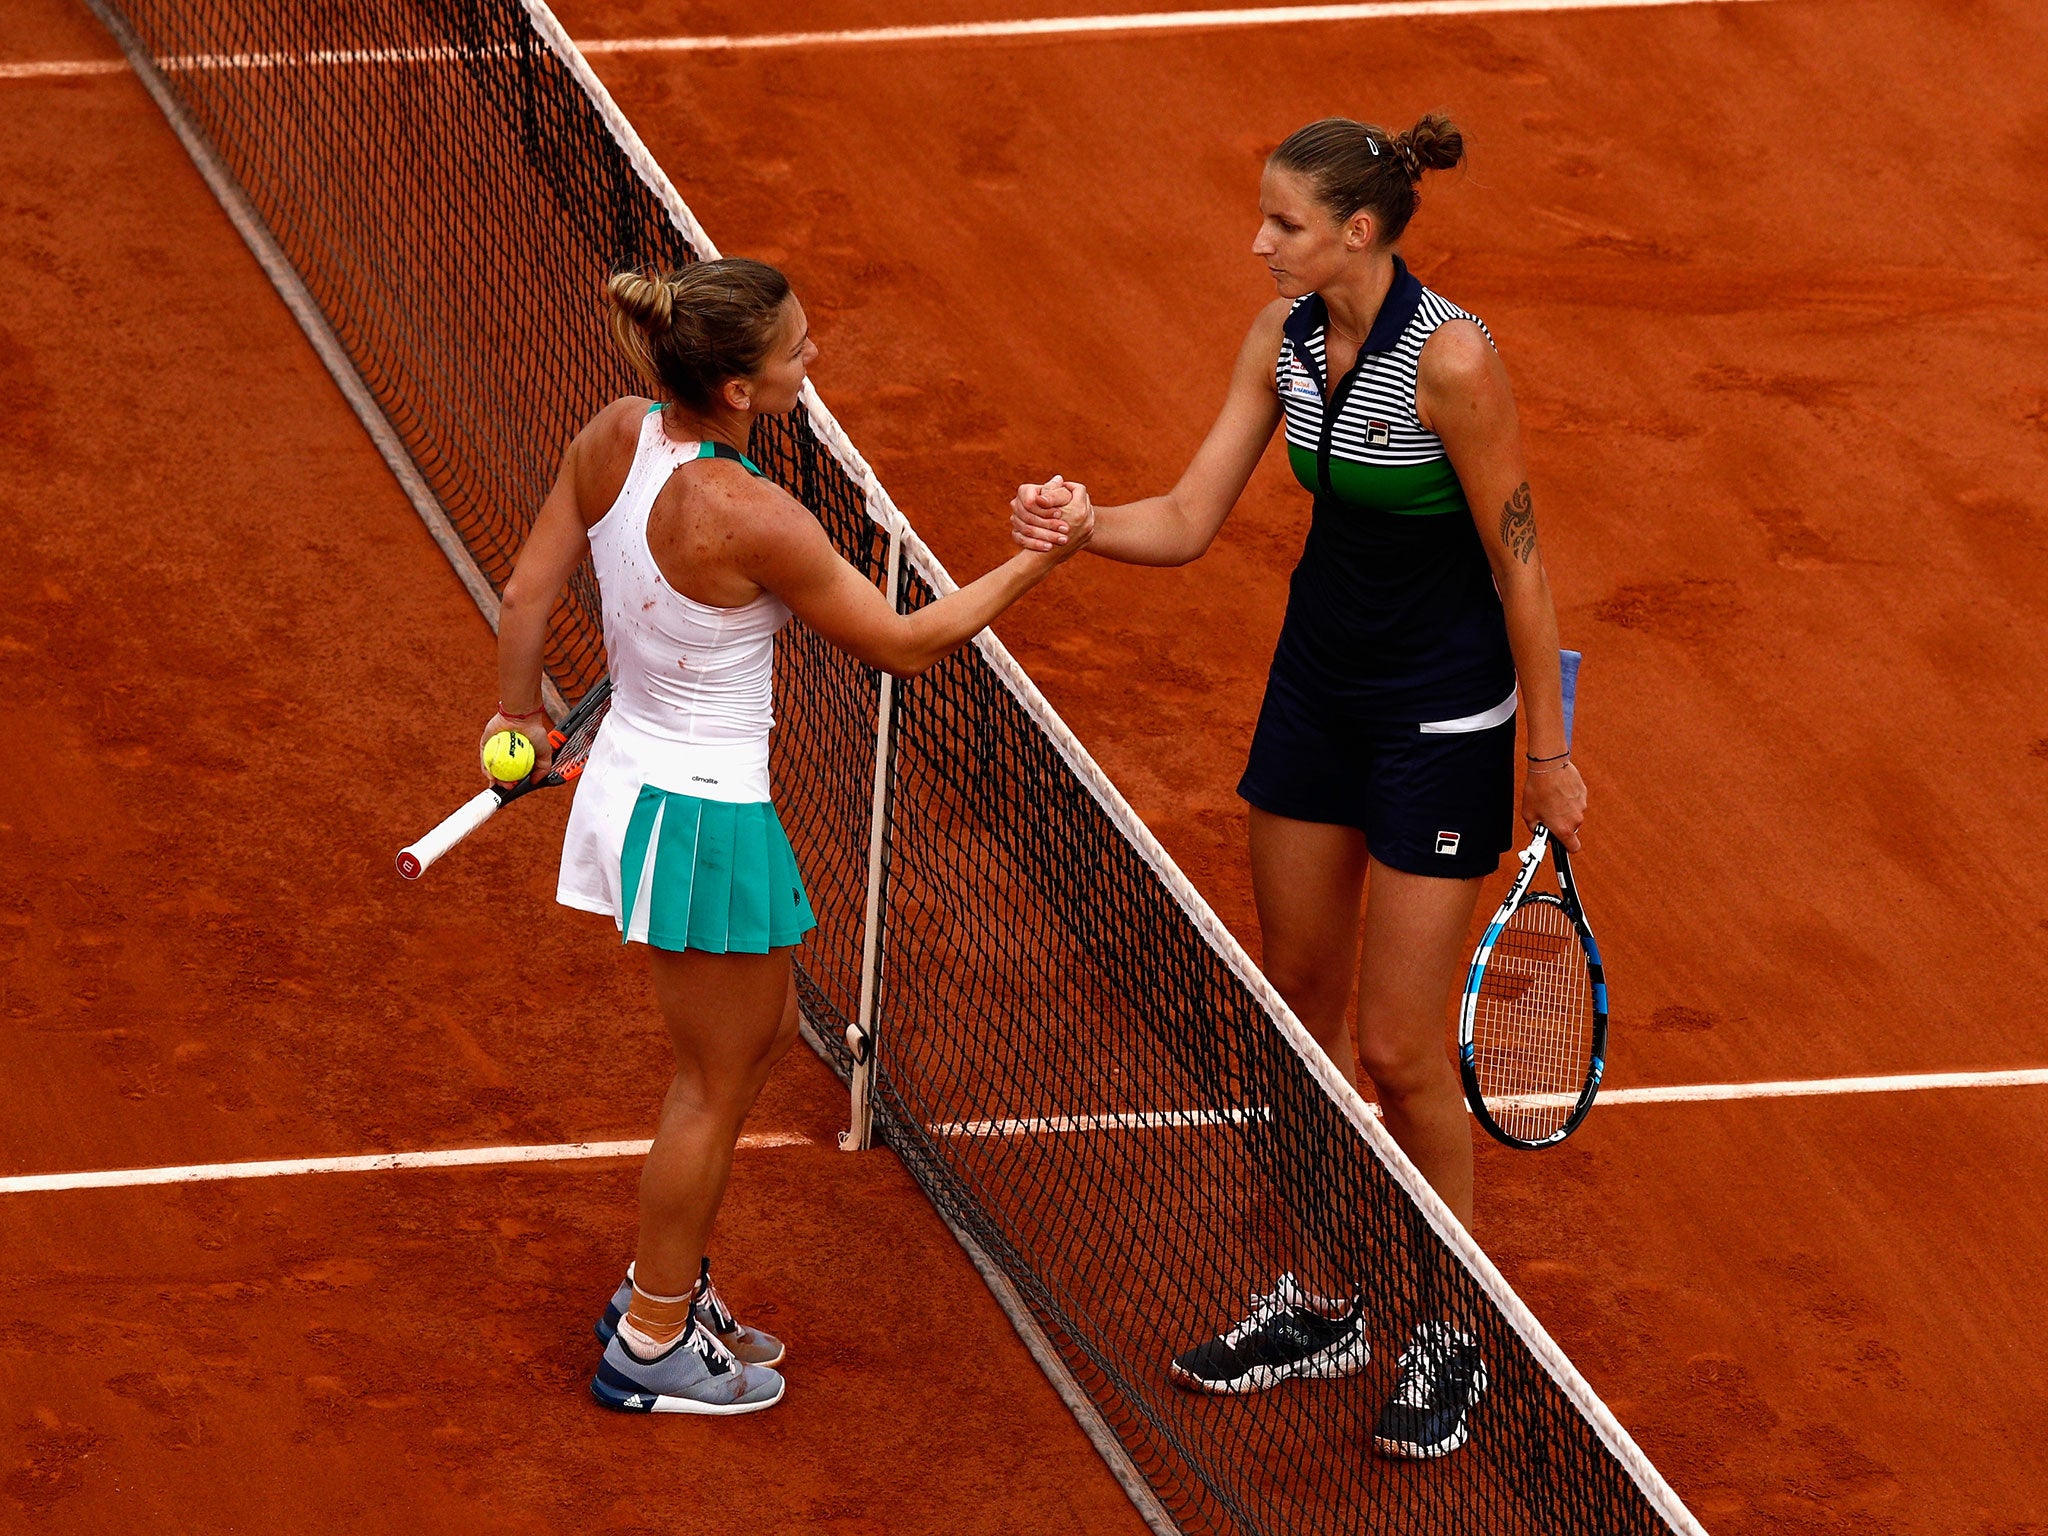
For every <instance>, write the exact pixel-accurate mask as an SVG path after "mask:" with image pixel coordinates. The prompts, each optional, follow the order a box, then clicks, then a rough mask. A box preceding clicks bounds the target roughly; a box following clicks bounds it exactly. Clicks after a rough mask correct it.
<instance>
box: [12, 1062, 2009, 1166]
mask: <svg viewBox="0 0 2048 1536" xmlns="http://www.w3.org/2000/svg"><path fill="white" fill-rule="evenodd" d="M2033 1087H2048V1067H2025V1068H2021V1069H2019V1070H2016V1071H2009V1072H1914V1073H1906V1074H1902V1075H1900V1076H1897V1077H1819V1078H1807V1079H1803V1080H1800V1081H1795V1082H1780V1083H1689V1084H1679V1085H1676V1086H1673V1087H1669V1088H1610V1089H1609V1090H1607V1091H1606V1092H1605V1093H1603V1094H1601V1095H1600V1097H1599V1099H1598V1100H1596V1101H1595V1104H1594V1107H1595V1108H1602V1107H1605V1106H1609V1105H1623V1104H1704V1103H1712V1102H1716V1101H1720V1100H1726V1099H1805V1098H1818V1097H1823V1096H1827V1095H1833V1094H1852V1093H1918V1092H1925V1091H1927V1090H1929V1089H1940V1088H2033ZM1572 1102H1574V1096H1572V1095H1568V1094H1555V1093H1545V1094H1523V1095H1519V1096H1517V1097H1516V1098H1514V1099H1511V1100H1508V1101H1507V1103H1508V1104H1509V1105H1511V1106H1526V1107H1530V1108H1536V1107H1544V1108H1556V1107H1561V1106H1564V1105H1567V1104H1570V1103H1572ZM1368 1107H1369V1108H1370V1109H1372V1110H1373V1112H1374V1113H1377V1112H1378V1108H1379V1106H1378V1105H1370V1106H1368ZM1268 1114H1269V1111H1268V1110H1267V1109H1266V1108H1265V1106H1263V1105H1259V1106H1256V1107H1253V1108H1249V1109H1160V1110H1151V1111H1137V1112H1132V1113H1127V1114H1114V1115H1059V1116H1052V1117H1047V1118H1044V1119H1036V1120H960V1121H954V1122H951V1123H947V1124H942V1125H934V1126H931V1127H929V1129H930V1130H931V1131H932V1133H933V1134H934V1135H938V1136H1031V1135H1037V1134H1041V1133H1063V1132H1071V1131H1100V1130H1127V1131H1143V1130H1164V1129H1170V1128H1172V1127H1175V1126H1190V1125H1242V1124H1245V1123H1246V1122H1249V1121H1253V1120H1263V1119H1266V1118H1267V1117H1268ZM651 1145H653V1143H651V1142H646V1141H569V1142H559V1143H556V1144H555V1145H553V1146H534V1147H452V1148H449V1149H447V1150H445V1151H440V1152H380V1153H375V1154H372V1155H370V1156H367V1157H304V1158H293V1159H287V1160H284V1161H280V1162H264V1163H193V1164H189V1165H186V1166H184V1167H177V1168H109V1169H102V1170H99V1171H96V1172H90V1173H28V1174H17V1175H15V1176H13V1177H11V1178H0V1195H25V1194H34V1193H37V1192H39V1191H46V1190H67V1189H122V1188H127V1187H129V1186H131V1185H137V1184H204V1183H212V1182H215V1181H217V1180H221V1179H276V1178H288V1177H291V1176H293V1175H295V1174H302V1173H381V1172H383V1171H385V1170H387V1169H397V1168H482V1167H491V1166H496V1165H499V1164H504V1163H574V1162H587V1161H590V1160H593V1159H600V1158H628V1157H645V1156H646V1155H647V1149H648V1147H650V1146H651ZM815 1145H817V1143H816V1142H814V1141H813V1140H812V1139H811V1138H810V1137H808V1136H804V1135H801V1134H799V1133H797V1132H795V1131H757V1132H752V1133H749V1134H748V1135H745V1136H742V1137H741V1138H740V1147H741V1149H742V1150H744V1151H757V1150H763V1149H767V1148H771V1147H809V1146H815Z"/></svg>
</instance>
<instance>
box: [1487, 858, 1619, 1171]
mask: <svg viewBox="0 0 2048 1536" xmlns="http://www.w3.org/2000/svg"><path fill="white" fill-rule="evenodd" d="M1592 1038H1593V987H1592V980H1591V978H1590V977H1589V976H1588V975H1587V972H1586V961H1585V955H1584V952H1583V951H1582V950H1581V949H1580V947H1579V935H1578V930H1577V929H1576V928H1575V927H1574V926H1573V924H1572V920H1571V919H1570V918H1569V917H1568V916H1566V915H1565V911H1564V908H1563V906H1562V905H1561V904H1560V903H1559V902H1558V901H1556V900H1555V899H1554V898H1550V899H1545V898H1540V897H1538V898H1531V899H1530V900H1527V901H1524V902H1523V903H1522V905H1521V906H1519V907H1517V908H1516V909H1515V912H1514V914H1513V916H1511V917H1510V918H1509V919H1508V921H1507V925H1506V926H1505V927H1504V928H1502V929H1501V932H1500V936H1499V938H1498V939H1497V940H1496V941H1495V943H1494V947H1493V953H1492V955H1491V956H1490V957H1489V958H1488V960H1487V962H1486V969H1485V971H1484V972H1482V973H1481V976H1480V985H1479V999H1478V1004H1477V1007H1476V1008H1475V1009H1474V1011H1473V1019H1472V1053H1473V1067H1474V1070H1475V1072H1476V1074H1477V1076H1478V1079H1479V1092H1480V1096H1481V1097H1482V1098H1483V1099H1485V1101H1486V1106H1487V1112H1488V1113H1489V1114H1490V1115H1492V1117H1493V1119H1494V1122H1495V1123H1496V1124H1497V1125H1499V1126H1500V1128H1501V1129H1502V1130H1504V1131H1506V1132H1507V1133H1508V1134H1509V1135H1510V1136H1513V1137H1516V1138H1517V1139H1519V1140H1523V1141H1539V1140H1541V1139H1542V1138H1543V1137H1545V1136H1548V1135H1549V1134H1551V1133H1552V1132H1553V1131H1555V1130H1557V1129H1558V1128H1559V1127H1561V1126H1562V1125H1564V1123H1565V1122H1566V1121H1567V1120H1568V1119H1570V1118H1571V1112H1572V1108H1573V1106H1574V1105H1575V1104H1576V1103H1577V1101H1578V1096H1579V1090H1580V1089H1581V1088H1582V1087H1583V1086H1584V1084H1585V1080H1586V1072H1587V1069H1588V1066H1589V1065H1590V1063H1591V1060H1592Z"/></svg>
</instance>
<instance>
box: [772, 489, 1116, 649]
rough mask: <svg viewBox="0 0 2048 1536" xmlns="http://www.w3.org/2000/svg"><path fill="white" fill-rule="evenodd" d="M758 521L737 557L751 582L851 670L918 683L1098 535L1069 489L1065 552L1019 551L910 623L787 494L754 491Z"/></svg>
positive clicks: (1082, 493) (1083, 503)
mask: <svg viewBox="0 0 2048 1536" xmlns="http://www.w3.org/2000/svg"><path fill="white" fill-rule="evenodd" d="M757 486H758V492H757V494H758V495H759V496H760V497H761V499H762V501H763V507H762V511H763V512H764V513H767V512H769V511H771V507H770V505H769V503H771V502H773V503H776V504H775V505H774V506H773V507H772V512H773V515H772V516H769V515H764V516H761V517H760V518H758V519H757V520H754V521H752V523H751V524H750V526H751V527H752V528H753V529H755V530H758V531H757V533H756V534H755V537H754V538H753V539H752V540H751V543H752V547H751V548H750V549H748V550H747V551H746V552H745V554H744V555H743V557H742V561H741V564H742V568H743V569H744V570H745V571H746V574H747V575H748V577H749V578H750V579H752V580H754V581H756V582H758V583H759V584H760V585H761V586H762V587H763V588H765V589H766V590H767V591H770V592H773V593H774V594H775V595H776V596H777V597H779V598H781V599H782V601H783V602H785V603H787V604H788V605H789V609H790V611H791V612H792V613H794V614H795V615H796V616H797V617H798V618H799V619H802V620H803V621H804V623H806V624H808V625H809V626H810V627H811V628H812V629H814V630H816V631H817V632H818V633H819V634H820V635H822V636H824V637H825V639H827V640H829V641H830V642H831V643H832V644H834V645H836V646H838V647H839V649H841V650H842V651H845V652H846V653H847V654H848V655H850V656H852V657H854V658H855V659H856V660H859V661H863V662H865V663H867V664H868V665H869V666H871V667H876V668H879V669H880V670H882V671H884V672H890V673H893V674H894V675H896V676H897V677H916V676H917V675H919V674H920V673H922V672H925V671H927V670H929V669H930V668H931V667H932V666H934V665H936V664H937V663H938V662H940V661H942V660H944V659H945V658H946V657H947V656H950V655H951V654H952V653H953V652H954V651H956V650H958V649H959V648H960V647H961V646H963V645H965V644H966V643H967V642H968V641H969V640H971V639H973V638H974V637H975V636H976V635H978V634H980V633H981V631H982V630H984V629H986V628H987V627H988V626H989V625H990V624H991V623H993V622H994V621H995V619H996V617H997V616H998V615H999V614H1001V613H1002V612H1003V611H1004V610H1005V609H1007V608H1008V607H1009V606H1010V605H1011V604H1012V603H1014V602H1016V601H1017V599H1018V598H1020V597H1022V596H1023V595H1024V594H1025V593H1026V592H1028V591H1030V590H1031V589H1032V588H1033V587H1035V586H1037V585H1038V584H1039V583H1040V582H1041V581H1043V580H1045V578H1046V577H1047V576H1049V575H1051V574H1052V573H1053V571H1054V570H1055V569H1057V568H1058V566H1059V565H1060V564H1061V563H1062V562H1064V561H1065V560H1067V559H1068V558H1069V557H1071V556H1072V555H1074V554H1076V553H1078V552H1079V551H1080V550H1082V549H1084V548H1085V547H1087V544H1088V541H1089V538H1090V537H1091V536H1092V534H1093V533H1094V531H1095V520H1094V509H1093V508H1092V507H1091V506H1090V505H1089V502H1088V493H1087V489H1086V487H1084V486H1075V487H1073V491H1074V493H1075V494H1074V500H1073V504H1072V505H1070V506H1068V507H1067V508H1065V521H1066V523H1067V525H1068V532H1067V539H1066V542H1065V543H1064V544H1062V545H1060V546H1058V547H1056V548H1053V549H1048V550H1043V551H1037V550H1025V551H1020V552H1019V553H1017V554H1015V555H1012V556H1011V557H1010V558H1009V559H1008V560H1006V561H1004V562H1003V563H1002V564H1001V565H999V566H997V567H996V568H995V569H994V570H992V571H989V572H988V573H987V574H985V575H983V576H981V577H979V578H977V579H976V580H974V581H971V582H969V583H967V585H966V586H964V587H961V588H960V589H959V590H958V591H957V592H953V593H950V594H948V595H947V596H945V597H942V598H940V599H939V600H938V601H937V602H934V603H929V604H927V605H926V606H924V607H923V608H920V609H918V610H917V612H915V613H908V614H903V613H897V612H896V611H895V610H894V609H893V608H891V607H890V606H889V601H888V599H887V598H885V597H884V596H883V595H882V594H881V593H880V592H879V591H877V590H876V588H875V585H874V583H873V582H871V581H869V580H868V579H867V578H866V577H865V576H863V575H861V573H860V572H859V571H857V570H855V569H854V568H853V567H852V566H851V565H849V564H848V563H847V562H846V561H845V560H844V559H842V558H841V557H840V554H839V552H838V551H837V550H836V549H834V548H833V547H832V541H831V540H830V539H828V538H827V537H826V536H825V530H824V529H823V528H822V527H820V526H819V524H818V521H817V519H816V518H814V517H812V516H811V515H810V513H809V512H807V511H805V510H804V508H803V507H802V506H801V505H800V504H798V503H797V502H796V501H794V500H793V499H792V498H790V497H789V496H788V495H787V493H785V492H783V491H780V490H778V489H775V488H774V487H771V486H767V485H765V484H760V483H759V482H757Z"/></svg>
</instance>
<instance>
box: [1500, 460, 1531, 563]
mask: <svg viewBox="0 0 2048 1536" xmlns="http://www.w3.org/2000/svg"><path fill="white" fill-rule="evenodd" d="M1500 541H1501V543H1502V544H1504V545H1505V546H1507V549H1508V551H1509V553H1511V554H1512V555H1513V556H1514V557H1515V558H1516V559H1517V560H1519V561H1521V562H1522V564H1524V565H1527V564H1528V563H1529V557H1530V556H1531V555H1533V554H1535V553H1536V503H1535V502H1534V501H1532V500H1530V498H1529V482H1528V481H1526V480H1524V481H1523V482H1522V483H1521V484H1520V485H1518V486H1516V487H1515V494H1514V495H1512V496H1510V497H1509V498H1508V499H1507V501H1506V502H1505V503H1503V504H1502V506H1501V509H1500Z"/></svg>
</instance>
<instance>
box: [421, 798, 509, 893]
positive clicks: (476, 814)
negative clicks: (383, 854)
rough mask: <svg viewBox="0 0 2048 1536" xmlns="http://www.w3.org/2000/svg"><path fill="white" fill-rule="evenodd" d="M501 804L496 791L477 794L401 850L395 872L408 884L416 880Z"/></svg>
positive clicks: (502, 802) (493, 813)
mask: <svg viewBox="0 0 2048 1536" xmlns="http://www.w3.org/2000/svg"><path fill="white" fill-rule="evenodd" d="M504 803H505V802H504V801H503V800H501V799H499V798H498V792H497V791H496V790H495V789H486V790H482V791H479V792H478V794H477V795H476V797H475V798H474V799H472V800H469V801H468V802H466V803H465V804H464V805H463V807H462V809H461V810H459V811H457V812H456V813H455V814H454V815H453V816H450V817H449V818H448V819H447V820H446V821H444V822H442V823H441V825H439V826H438V827H436V828H434V830H433V831H431V832H429V833H428V834H427V835H426V836H425V837H423V838H421V839H420V840H419V841H418V842H416V843H414V844H413V845H412V846H411V847H410V848H401V849H400V850H399V853H398V872H399V873H400V874H401V875H403V876H405V878H406V879H408V880H417V879H419V877H420V876H421V875H423V874H425V873H426V872H427V870H428V869H429V868H431V867H432V866H433V864H434V862H435V861H436V860H438V859H439V858H440V857H441V855H442V854H444V853H446V852H447V851H448V850H449V849H450V848H453V847H454V846H455V845H456V844H457V843H459V842H461V841H462V840H463V839H464V838H465V837H467V836H469V834H470V833H472V832H474V831H475V830H476V829H477V828H478V827H480V826H482V825H483V824H484V823H485V822H487V821H489V820H490V819H491V818H492V817H493V816H495V815H496V814H497V813H498V807H499V806H501V805H503V804H504Z"/></svg>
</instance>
